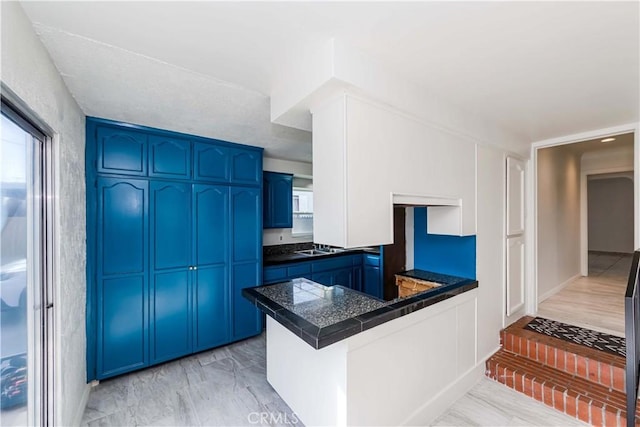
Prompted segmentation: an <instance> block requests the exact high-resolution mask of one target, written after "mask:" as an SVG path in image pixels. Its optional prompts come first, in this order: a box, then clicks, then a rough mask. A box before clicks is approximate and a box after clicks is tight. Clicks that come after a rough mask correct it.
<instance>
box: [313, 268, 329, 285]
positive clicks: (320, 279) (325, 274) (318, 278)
mask: <svg viewBox="0 0 640 427" xmlns="http://www.w3.org/2000/svg"><path fill="white" fill-rule="evenodd" d="M311 280H313V281H314V282H316V283H320V284H321V285H325V286H333V281H334V274H333V271H322V272H320V273H313V274H312V275H311Z"/></svg>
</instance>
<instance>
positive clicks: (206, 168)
mask: <svg viewBox="0 0 640 427" xmlns="http://www.w3.org/2000/svg"><path fill="white" fill-rule="evenodd" d="M193 163H194V165H193V179H195V180H198V181H215V182H229V179H230V178H231V154H230V148H227V147H222V146H218V145H212V144H204V143H194V144H193Z"/></svg>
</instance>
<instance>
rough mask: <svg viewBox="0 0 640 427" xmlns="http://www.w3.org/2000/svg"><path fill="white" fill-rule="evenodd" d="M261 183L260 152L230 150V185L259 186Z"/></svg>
mask: <svg viewBox="0 0 640 427" xmlns="http://www.w3.org/2000/svg"><path fill="white" fill-rule="evenodd" d="M261 182H262V152H261V151H248V150H242V149H233V150H231V183H233V184H242V185H260V183H261Z"/></svg>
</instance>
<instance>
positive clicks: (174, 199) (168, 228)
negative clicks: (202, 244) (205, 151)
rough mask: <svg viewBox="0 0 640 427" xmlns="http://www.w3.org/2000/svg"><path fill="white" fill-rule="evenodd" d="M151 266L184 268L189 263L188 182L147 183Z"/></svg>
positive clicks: (189, 188) (159, 268)
mask: <svg viewBox="0 0 640 427" xmlns="http://www.w3.org/2000/svg"><path fill="white" fill-rule="evenodd" d="M150 212H151V251H152V253H153V255H152V259H153V263H152V268H153V269H155V270H161V269H167V268H186V267H188V266H189V265H190V264H191V185H190V184H182V183H173V182H152V183H151V209H150Z"/></svg>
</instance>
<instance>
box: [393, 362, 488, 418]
mask: <svg viewBox="0 0 640 427" xmlns="http://www.w3.org/2000/svg"><path fill="white" fill-rule="evenodd" d="M484 373H485V362H484V361H482V362H480V363H478V364H477V365H476V366H474V367H473V368H471V369H470V370H468V371H467V372H466V373H465V374H463V375H462V376H460V377H459V378H458V379H457V380H456V381H455V382H453V383H451V384H449V386H448V387H446V388H445V389H444V390H442V391H441V392H440V393H438V394H437V395H436V396H434V397H433V398H432V399H431V400H429V401H428V402H427V403H425V404H424V405H422V406H421V407H420V408H418V409H417V410H416V411H415V412H414V413H413V414H411V415H410V416H409V417H407V418H406V419H405V420H404V422H402V425H419V426H426V425H429V424H430V423H431V422H433V420H435V419H436V418H438V417H439V416H440V415H442V414H443V413H444V412H445V411H446V410H447V409H448V408H449V407H450V406H451V405H453V403H454V402H455V401H456V400H458V399H460V398H461V397H462V396H464V395H465V394H466V393H467V392H468V391H469V390H470V389H471V388H472V387H473V386H474V385H476V384H477V383H478V381H480V379H481V378H482V376H483V375H484Z"/></svg>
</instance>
